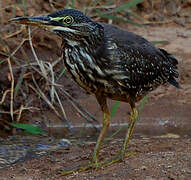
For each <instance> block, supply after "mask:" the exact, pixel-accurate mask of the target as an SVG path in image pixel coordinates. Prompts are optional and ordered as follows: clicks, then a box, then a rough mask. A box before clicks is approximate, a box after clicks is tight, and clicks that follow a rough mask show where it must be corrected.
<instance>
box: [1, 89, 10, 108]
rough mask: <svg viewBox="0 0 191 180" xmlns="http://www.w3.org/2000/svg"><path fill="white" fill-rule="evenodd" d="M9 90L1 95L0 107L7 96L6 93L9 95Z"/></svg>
mask: <svg viewBox="0 0 191 180" xmlns="http://www.w3.org/2000/svg"><path fill="white" fill-rule="evenodd" d="M10 91H11V90H10V89H7V90H6V91H5V92H4V93H3V97H2V99H1V101H0V105H1V104H3V102H4V101H5V98H6V96H7V93H9V92H10Z"/></svg>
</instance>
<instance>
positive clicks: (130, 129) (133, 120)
mask: <svg viewBox="0 0 191 180" xmlns="http://www.w3.org/2000/svg"><path fill="white" fill-rule="evenodd" d="M130 105H131V114H130V117H129V125H128V129H127V132H126V135H125V140H124V143H123V145H122V148H121V151H120V153H119V154H118V155H116V156H114V157H113V158H112V159H109V160H107V161H105V162H101V163H99V166H98V167H104V166H109V165H111V164H113V163H116V162H119V161H122V160H124V159H125V158H127V157H129V156H132V155H135V154H136V153H135V152H132V153H128V154H126V151H127V146H128V143H129V141H130V138H131V136H132V134H133V130H134V127H135V123H136V119H137V117H138V112H137V110H136V108H135V103H134V102H132V103H131V104H130Z"/></svg>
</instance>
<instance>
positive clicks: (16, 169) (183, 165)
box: [0, 9, 191, 180]
mask: <svg viewBox="0 0 191 180" xmlns="http://www.w3.org/2000/svg"><path fill="white" fill-rule="evenodd" d="M189 12H191V11H190V9H188V10H186V11H184V13H187V14H188V13H189ZM182 17H183V15H182V16H180V17H176V21H174V20H173V18H172V16H171V18H169V19H167V20H162V21H159V20H156V21H154V22H152V23H148V24H147V25H146V26H145V27H144V28H138V27H135V26H131V25H128V26H127V25H124V24H121V25H120V26H121V27H123V28H125V29H128V30H130V31H133V32H136V33H137V34H139V35H141V36H144V37H145V38H147V39H149V40H150V41H168V43H167V44H165V45H164V44H163V45H162V44H160V45H159V47H162V48H164V49H166V50H168V52H170V53H172V54H174V55H175V56H176V57H177V59H178V60H179V72H180V78H179V82H180V85H181V86H182V89H176V88H175V87H172V86H169V85H167V86H163V87H160V88H158V89H157V90H155V91H154V92H152V93H151V94H150V96H149V100H148V103H147V104H146V105H145V107H144V110H143V112H142V113H141V118H140V120H139V121H138V123H137V126H136V129H135V133H134V135H133V137H132V141H131V142H130V144H129V149H128V151H129V152H136V155H134V156H131V157H129V158H127V159H125V160H124V161H123V162H120V163H116V164H113V165H111V166H109V167H106V168H102V169H100V170H97V171H95V170H88V171H86V172H81V173H73V174H71V175H68V176H65V177H62V176H60V172H62V171H63V170H66V169H70V168H72V167H77V166H78V165H81V164H86V163H87V162H88V159H89V155H90V154H91V152H92V150H93V149H94V146H95V139H96V135H97V133H95V130H94V129H93V128H85V129H84V128H77V129H76V133H77V134H76V136H78V137H79V136H80V137H85V136H91V138H89V139H87V138H86V139H85V140H83V143H82V144H81V145H77V143H73V145H69V146H68V147H67V148H63V149H60V150H58V151H56V152H52V153H50V154H48V155H45V156H42V157H40V158H36V159H33V160H30V161H27V162H25V163H21V164H16V165H12V166H11V167H8V168H5V169H2V170H0V179H3V180H4V179H5V180H7V179H16V180H23V179H26V180H28V179H31V180H35V179H100V180H101V179H103V180H105V179H148V180H151V179H165V180H166V179H171V180H175V179H181V180H182V179H185V180H186V179H188V180H189V179H191V125H190V124H191V117H190V112H191V79H190V75H191V51H190V47H191V21H188V22H183V20H182ZM145 18H147V16H145ZM182 23H183V24H182ZM42 32H43V31H42ZM65 84H66V85H67V87H69V88H70V89H72V90H75V92H72V93H74V94H75V98H76V99H77V100H78V102H79V103H80V104H81V105H83V107H85V108H86V109H87V110H88V111H89V112H91V113H92V114H93V115H95V116H96V117H97V119H98V120H99V121H100V122H101V112H100V109H99V106H98V105H97V103H95V98H94V97H93V96H90V95H87V94H86V93H85V92H84V91H83V90H78V87H77V86H76V85H75V84H74V83H73V82H72V81H71V80H67V79H66V81H65ZM63 104H64V108H65V111H66V113H67V115H68V116H69V119H70V120H71V122H72V124H73V125H74V126H78V125H79V126H80V125H81V123H83V122H84V120H83V118H81V117H80V116H79V114H78V113H77V112H76V111H74V110H73V108H72V106H71V105H68V102H67V101H65V102H63ZM113 104H114V102H113V101H109V106H110V108H111V107H112V105H113ZM129 110H130V109H129V106H128V105H127V104H125V103H121V104H120V107H119V108H118V109H117V112H116V114H115V116H114V117H113V119H112V123H113V126H112V127H111V128H110V131H109V133H108V134H112V133H113V132H114V131H115V130H116V129H118V128H119V126H120V125H122V124H124V123H126V122H128V112H129ZM43 114H45V116H46V122H49V121H51V123H50V124H49V126H56V127H60V128H58V129H56V131H57V134H56V133H55V132H54V131H55V129H54V130H52V132H50V135H52V134H53V135H55V134H56V136H57V137H59V138H65V137H68V136H66V135H65V131H64V130H63V127H62V125H63V123H62V122H60V120H58V119H57V118H56V116H55V115H54V113H53V112H51V111H45V112H43ZM39 119H41V117H34V119H33V121H39ZM115 124H117V126H115ZM95 134H96V135H95ZM92 135H93V136H92ZM123 137H124V130H123V131H122V132H121V133H120V134H119V135H118V136H117V137H116V138H113V139H112V140H111V141H109V143H108V144H105V145H103V149H102V151H101V157H100V159H101V160H103V159H105V158H109V157H111V156H114V155H115V154H117V152H118V151H119V149H120V147H121V144H122V139H123ZM76 139H77V138H76ZM78 144H79V143H78Z"/></svg>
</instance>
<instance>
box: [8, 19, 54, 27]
mask: <svg viewBox="0 0 191 180" xmlns="http://www.w3.org/2000/svg"><path fill="white" fill-rule="evenodd" d="M9 22H12V23H18V24H25V25H30V26H38V27H45V28H49V27H50V28H52V26H53V24H52V23H51V20H50V18H49V17H48V16H33V17H16V18H12V19H10V20H9Z"/></svg>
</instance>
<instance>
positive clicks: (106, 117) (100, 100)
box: [61, 96, 138, 176]
mask: <svg viewBox="0 0 191 180" xmlns="http://www.w3.org/2000/svg"><path fill="white" fill-rule="evenodd" d="M96 98H97V101H98V103H99V104H100V106H101V109H102V111H103V128H102V130H101V132H100V134H99V137H98V140H97V143H96V147H95V149H94V152H93V157H92V161H91V162H90V163H89V164H87V165H86V166H84V167H77V168H76V169H71V170H69V171H64V172H63V173H62V174H61V175H63V176H65V175H68V174H71V173H73V172H82V171H86V170H88V169H98V168H101V167H104V166H108V165H111V164H113V163H115V162H119V161H121V160H123V159H124V158H127V157H129V156H132V155H134V154H135V153H128V154H126V151H127V146H128V143H129V141H130V138H131V135H132V133H133V130H134V126H135V123H136V119H137V117H138V112H137V110H136V108H135V103H134V102H132V103H131V104H130V105H131V110H132V111H131V114H130V118H129V126H128V129H127V133H126V135H125V140H124V143H123V146H122V148H121V151H120V153H119V154H118V155H116V156H115V157H113V158H112V159H109V160H106V161H104V162H98V160H99V159H98V156H99V151H100V148H101V144H102V142H103V140H104V137H105V134H106V131H107V129H108V127H109V124H110V114H109V110H108V108H107V103H106V98H103V97H100V96H96Z"/></svg>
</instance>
